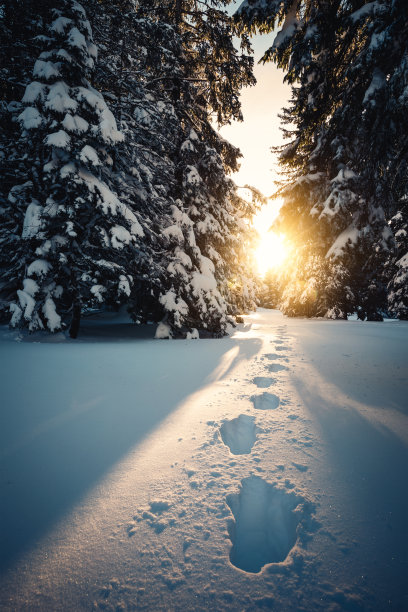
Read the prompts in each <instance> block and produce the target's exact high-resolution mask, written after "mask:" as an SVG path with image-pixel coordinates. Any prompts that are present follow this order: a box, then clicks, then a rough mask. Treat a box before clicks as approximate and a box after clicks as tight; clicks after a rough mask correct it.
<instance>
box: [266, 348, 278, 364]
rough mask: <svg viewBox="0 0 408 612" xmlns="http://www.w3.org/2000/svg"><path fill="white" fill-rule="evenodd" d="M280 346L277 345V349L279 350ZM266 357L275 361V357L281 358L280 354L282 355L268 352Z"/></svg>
mask: <svg viewBox="0 0 408 612" xmlns="http://www.w3.org/2000/svg"><path fill="white" fill-rule="evenodd" d="M278 348H279V347H276V350H278ZM265 357H266V358H267V359H270V360H271V361H273V360H274V359H280V358H281V356H280V355H277V354H276V353H267V354H266V355H265Z"/></svg>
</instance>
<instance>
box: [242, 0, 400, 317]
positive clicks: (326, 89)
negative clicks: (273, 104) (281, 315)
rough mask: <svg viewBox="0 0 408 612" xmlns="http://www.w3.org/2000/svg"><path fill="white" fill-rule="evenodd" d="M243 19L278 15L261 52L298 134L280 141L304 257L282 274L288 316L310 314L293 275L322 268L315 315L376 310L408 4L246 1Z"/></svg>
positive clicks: (288, 206) (389, 246) (284, 217)
mask: <svg viewBox="0 0 408 612" xmlns="http://www.w3.org/2000/svg"><path fill="white" fill-rule="evenodd" d="M240 18H241V20H242V23H243V24H244V25H243V26H242V27H244V28H247V29H249V30H252V31H253V30H254V29H257V28H258V29H261V30H263V31H270V30H271V29H272V28H273V27H274V26H275V25H276V24H278V23H280V24H282V28H281V31H280V32H279V33H278V35H277V37H276V39H275V42H274V45H273V46H272V48H271V49H269V51H268V52H267V53H266V54H265V58H264V59H265V60H269V59H272V60H273V61H275V62H276V63H277V64H278V66H280V67H281V68H283V69H284V70H285V71H286V76H285V78H286V80H287V81H288V82H289V83H290V84H292V101H291V106H290V107H289V108H287V109H285V110H284V113H283V121H284V123H285V124H286V125H287V126H288V127H287V129H286V136H287V137H288V138H290V139H291V142H290V144H289V145H288V146H287V147H285V148H283V149H282V150H281V161H282V164H283V166H284V167H285V168H286V171H287V176H288V180H287V183H286V184H285V185H284V186H283V189H282V194H283V195H284V197H285V204H284V206H283V208H282V209H281V218H280V229H281V231H283V232H285V233H286V234H287V235H288V237H289V238H291V239H292V241H293V242H294V244H295V245H297V249H296V250H297V256H296V257H297V260H298V263H297V264H294V265H293V267H292V273H291V272H290V271H289V272H288V273H287V275H286V283H287V289H286V291H287V292H289V293H290V295H291V296H292V298H291V299H292V307H291V314H301V313H302V312H303V305H302V304H303V299H304V298H302V295H303V292H300V293H299V291H298V289H299V288H298V287H297V283H298V280H299V279H298V278H297V276H296V275H297V274H298V272H299V273H300V274H301V275H302V277H303V281H304V282H306V284H308V282H309V280H308V279H310V281H313V279H315V281H313V282H316V272H317V274H321V275H323V278H322V282H320V283H319V284H320V285H321V286H322V287H323V288H324V290H319V289H317V288H316V287H315V292H316V293H315V299H314V300H313V299H312V298H310V299H311V301H312V304H311V306H310V310H309V312H310V314H311V315H315V314H321V313H322V309H326V308H327V311H328V312H329V313H330V315H333V313H336V312H338V313H339V316H345V315H346V314H347V313H348V312H351V311H353V310H356V309H357V310H358V312H359V315H360V316H361V317H362V318H365V317H367V318H369V319H379V318H381V311H382V310H383V309H384V308H385V304H386V302H385V298H386V283H387V280H386V278H385V275H384V271H385V269H386V268H385V262H386V260H387V258H389V257H390V256H392V252H393V236H392V234H391V231H390V229H389V226H388V223H387V220H388V219H389V218H390V217H391V216H392V214H393V211H394V212H395V199H394V197H393V189H392V184H393V182H394V180H395V177H396V174H397V173H398V172H400V171H401V163H403V161H404V160H406V145H405V142H406V134H405V123H404V126H402V122H401V117H402V114H404V113H405V112H406V99H405V98H404V94H403V92H404V91H405V81H406V72H405V71H404V69H403V66H405V64H406V55H407V54H406V51H407V50H406V44H407V40H406V36H404V31H406V23H407V7H406V6H405V4H404V3H403V2H401V1H400V0H380V1H378V2H375V3H373V2H365V1H363V0H362V1H353V2H352V1H347V2H340V0H336V1H335V2H327V1H317V0H299V1H298V0H295V1H287V2H275V3H273V2H270V3H268V4H265V3H262V2H257V1H251V0H248V1H247V2H244V4H243V6H242V8H241V9H240ZM289 124H291V125H294V127H293V128H292V127H291V126H290V125H289ZM401 128H402V129H401ZM396 160H398V163H396ZM405 188H406V183H405ZM316 258H317V259H316ZM324 260H327V261H326V262H324ZM317 261H319V262H320V263H319V264H318V268H319V270H316V262H317ZM307 270H310V277H309V276H308V275H309V272H307ZM305 274H306V275H307V277H306V278H305ZM313 282H312V284H313ZM291 285H292V287H291ZM296 296H298V298H299V299H298V298H297V297H296ZM284 308H285V306H284ZM323 314H324V313H323Z"/></svg>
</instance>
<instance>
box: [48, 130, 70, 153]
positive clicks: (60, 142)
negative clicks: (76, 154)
mask: <svg viewBox="0 0 408 612" xmlns="http://www.w3.org/2000/svg"><path fill="white" fill-rule="evenodd" d="M45 144H47V145H48V146H49V147H58V148H59V149H69V148H70V146H71V139H70V137H69V136H68V134H67V133H66V132H64V130H58V132H54V133H53V134H48V136H47V138H46V139H45Z"/></svg>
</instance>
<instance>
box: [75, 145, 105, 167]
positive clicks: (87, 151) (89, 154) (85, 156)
mask: <svg viewBox="0 0 408 612" xmlns="http://www.w3.org/2000/svg"><path fill="white" fill-rule="evenodd" d="M79 159H80V160H81V161H82V162H84V163H87V162H89V163H90V164H91V165H92V166H100V165H101V161H100V159H99V157H98V153H97V152H96V151H95V149H94V148H93V147H91V146H90V145H85V146H84V147H83V148H82V149H81V151H80V153H79Z"/></svg>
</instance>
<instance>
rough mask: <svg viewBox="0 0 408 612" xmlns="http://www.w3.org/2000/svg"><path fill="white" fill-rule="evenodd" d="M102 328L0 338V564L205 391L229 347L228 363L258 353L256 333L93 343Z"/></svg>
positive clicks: (26, 545) (18, 552)
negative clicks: (45, 337) (33, 339)
mask: <svg viewBox="0 0 408 612" xmlns="http://www.w3.org/2000/svg"><path fill="white" fill-rule="evenodd" d="M122 331H123V332H124V333H123V338H122V339H123V340H125V339H126V338H127V335H126V332H125V330H124V329H123V330H122ZM101 333H102V332H101V331H100V330H98V329H97V328H96V327H95V328H94V330H93V334H94V337H92V339H90V336H89V337H88V339H87V337H86V335H85V336H82V339H81V342H80V343H74V342H69V343H62V344H52V343H48V344H47V343H46V344H43V343H42V344H33V343H27V344H25V345H24V346H22V345H21V344H17V343H15V342H7V341H6V342H2V343H1V344H0V351H1V352H2V353H3V356H4V357H6V356H7V359H3V361H4V367H3V371H2V373H3V383H2V398H3V408H2V412H1V416H0V419H1V422H0V441H1V452H0V460H1V467H0V470H1V471H0V493H1V518H0V550H1V553H0V567H1V569H2V570H6V569H7V568H8V567H10V566H11V565H12V564H13V562H15V561H16V560H18V558H19V557H20V556H21V555H22V554H23V553H24V552H25V551H27V550H29V549H30V548H32V546H33V545H34V544H35V542H36V541H38V540H39V539H40V538H41V536H42V535H44V534H45V533H46V532H47V531H48V530H49V529H50V528H51V527H52V526H53V525H54V524H55V523H56V522H57V521H58V520H59V519H60V518H61V517H62V516H63V515H65V514H66V513H67V512H68V511H69V510H70V509H71V508H72V507H73V506H74V505H75V504H76V503H77V502H78V501H79V500H80V499H81V498H82V497H83V496H84V494H85V493H86V492H87V491H89V489H90V488H91V487H92V486H93V485H94V484H95V483H96V482H97V481H98V480H99V479H101V477H102V476H103V475H104V474H106V473H107V472H108V471H109V470H110V469H111V467H112V466H113V465H114V464H115V463H116V462H117V461H118V460H120V459H121V458H122V457H124V456H125V455H126V454H127V452H129V450H130V449H132V448H134V447H135V446H137V445H138V444H140V442H142V441H143V440H144V439H145V438H146V436H147V434H148V433H149V432H151V431H152V430H153V429H154V428H155V427H157V425H158V424H159V423H160V422H162V421H163V419H164V418H165V417H166V416H167V415H169V414H170V413H171V412H172V411H174V410H175V409H176V407H177V406H178V405H179V404H180V403H181V402H183V400H185V399H186V398H187V397H188V396H189V395H191V394H192V393H193V392H195V391H197V390H198V389H200V388H201V387H203V386H204V384H205V380H206V379H207V378H208V379H210V378H211V376H210V375H211V373H212V372H213V371H214V370H216V368H217V366H219V364H220V363H221V362H222V361H223V360H224V359H225V358H226V355H227V354H228V353H231V349H234V348H235V351H234V355H235V359H237V358H238V356H239V355H241V354H243V355H244V357H245V358H250V356H251V355H254V354H255V353H257V352H258V351H259V349H260V341H258V340H256V339H249V340H245V339H239V340H235V339H232V338H225V339H221V340H205V341H204V340H203V341H199V342H196V341H170V342H168V341H154V340H153V339H141V338H139V339H135V338H133V340H132V341H126V342H125V341H124V342H122V343H118V342H112V341H108V342H104V341H101V338H99V340H98V341H95V338H96V337H97V336H98V335H100V334H101ZM145 333H146V330H144V331H143V330H142V334H141V335H142V336H143V334H145ZM84 344H86V345H87V346H84ZM229 365H230V364H229ZM227 369H229V368H227ZM223 375H225V369H224V372H222V374H221V376H223Z"/></svg>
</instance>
